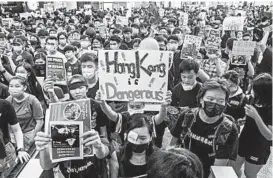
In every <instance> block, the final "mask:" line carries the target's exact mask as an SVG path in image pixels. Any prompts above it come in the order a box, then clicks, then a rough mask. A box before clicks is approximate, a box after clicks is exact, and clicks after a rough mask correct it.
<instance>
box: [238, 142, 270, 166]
mask: <svg viewBox="0 0 273 178" xmlns="http://www.w3.org/2000/svg"><path fill="white" fill-rule="evenodd" d="M238 155H239V156H241V157H243V158H245V160H246V161H247V162H248V163H251V164H255V165H265V164H266V162H267V160H268V158H269V156H270V148H269V149H264V150H261V149H259V150H258V149H254V148H251V147H249V146H247V145H243V144H241V145H240V144H239V149H238Z"/></svg>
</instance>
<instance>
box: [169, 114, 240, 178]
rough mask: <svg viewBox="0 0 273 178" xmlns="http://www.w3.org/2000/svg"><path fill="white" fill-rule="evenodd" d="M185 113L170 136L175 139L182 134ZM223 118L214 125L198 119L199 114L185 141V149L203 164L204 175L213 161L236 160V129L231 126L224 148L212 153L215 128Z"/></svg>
mask: <svg viewBox="0 0 273 178" xmlns="http://www.w3.org/2000/svg"><path fill="white" fill-rule="evenodd" d="M184 115H185V112H184V113H182V115H181V117H179V118H178V120H177V122H176V123H175V125H174V127H173V129H172V130H171V134H172V135H173V136H174V137H175V138H180V135H181V132H182V123H183V120H184ZM222 121H223V117H222V118H220V119H219V120H218V121H216V122H215V123H211V124H209V123H206V122H204V121H203V120H201V118H200V117H199V112H198V114H197V116H196V121H195V122H194V123H193V125H192V127H191V133H189V136H188V137H186V139H185V145H186V147H187V148H188V149H189V150H190V151H192V152H193V153H195V154H196V155H197V156H198V157H199V158H200V160H201V162H202V163H203V167H204V172H205V175H207V174H209V171H210V166H212V165H213V164H214V161H215V159H236V156H237V149H236V142H237V136H238V134H237V128H236V125H235V124H233V126H232V131H231V133H230V135H229V137H228V139H227V142H226V144H225V146H221V147H220V148H219V150H218V151H217V152H216V154H214V151H213V138H212V137H211V136H213V135H214V134H215V131H216V129H217V126H218V125H220V124H221V122H222Z"/></svg>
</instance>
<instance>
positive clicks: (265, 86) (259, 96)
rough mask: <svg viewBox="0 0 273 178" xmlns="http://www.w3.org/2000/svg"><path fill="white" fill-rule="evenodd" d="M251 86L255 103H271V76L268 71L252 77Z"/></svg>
mask: <svg viewBox="0 0 273 178" xmlns="http://www.w3.org/2000/svg"><path fill="white" fill-rule="evenodd" d="M252 88H253V92H254V98H255V100H256V103H258V104H262V105H269V106H270V105H272V77H271V75H270V74H268V73H261V74H259V75H258V76H256V77H255V78H254V79H253V82H252Z"/></svg>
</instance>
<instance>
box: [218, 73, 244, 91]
mask: <svg viewBox="0 0 273 178" xmlns="http://www.w3.org/2000/svg"><path fill="white" fill-rule="evenodd" d="M222 77H223V78H225V79H226V80H227V83H228V88H229V91H230V93H234V92H236V91H237V90H238V87H239V83H240V76H239V74H238V73H237V72H236V71H234V70H228V71H226V73H224V74H223V76H222Z"/></svg>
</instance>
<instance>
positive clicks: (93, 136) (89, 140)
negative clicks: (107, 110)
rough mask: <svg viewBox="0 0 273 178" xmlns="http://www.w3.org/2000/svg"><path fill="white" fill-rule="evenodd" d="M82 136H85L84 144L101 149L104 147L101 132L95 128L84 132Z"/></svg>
mask: <svg viewBox="0 0 273 178" xmlns="http://www.w3.org/2000/svg"><path fill="white" fill-rule="evenodd" d="M81 138H83V145H84V146H89V145H92V146H93V147H94V148H97V149H100V148H101V147H102V143H101V139H100V136H99V133H98V132H97V131H95V130H93V129H92V130H90V131H87V132H85V133H83V135H82V136H81Z"/></svg>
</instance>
